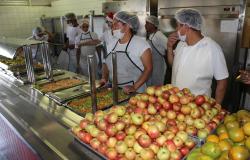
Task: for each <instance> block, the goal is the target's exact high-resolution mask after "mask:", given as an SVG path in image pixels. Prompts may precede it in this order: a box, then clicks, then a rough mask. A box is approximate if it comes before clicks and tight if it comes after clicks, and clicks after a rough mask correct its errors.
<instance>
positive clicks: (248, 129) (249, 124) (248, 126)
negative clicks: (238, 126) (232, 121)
mask: <svg viewBox="0 0 250 160" xmlns="http://www.w3.org/2000/svg"><path fill="white" fill-rule="evenodd" d="M243 131H244V133H245V135H247V136H250V122H247V123H246V124H244V126H243Z"/></svg>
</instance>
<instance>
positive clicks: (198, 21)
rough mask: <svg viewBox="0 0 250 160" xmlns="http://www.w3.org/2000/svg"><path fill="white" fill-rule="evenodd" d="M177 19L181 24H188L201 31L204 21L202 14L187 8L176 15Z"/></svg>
mask: <svg viewBox="0 0 250 160" xmlns="http://www.w3.org/2000/svg"><path fill="white" fill-rule="evenodd" d="M175 19H176V20H177V21H178V22H179V23H181V24H186V25H188V26H189V27H191V28H194V29H196V30H201V27H202V24H203V20H202V16H201V14H200V12H199V11H198V10H196V9H192V8H185V9H181V10H178V11H177V12H176V13H175Z"/></svg>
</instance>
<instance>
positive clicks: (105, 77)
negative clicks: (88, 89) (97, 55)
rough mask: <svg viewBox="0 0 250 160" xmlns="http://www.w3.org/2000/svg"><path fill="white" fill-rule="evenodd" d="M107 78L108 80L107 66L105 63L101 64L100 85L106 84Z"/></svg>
mask: <svg viewBox="0 0 250 160" xmlns="http://www.w3.org/2000/svg"><path fill="white" fill-rule="evenodd" d="M108 78H109V70H108V66H107V65H106V64H105V63H103V64H102V79H101V80H100V84H101V85H105V84H106V83H107V82H108Z"/></svg>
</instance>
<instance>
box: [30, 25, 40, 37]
mask: <svg viewBox="0 0 250 160" xmlns="http://www.w3.org/2000/svg"><path fill="white" fill-rule="evenodd" d="M41 32H42V28H40V27H36V28H34V29H33V30H32V35H33V36H37V35H38V34H39V33H41Z"/></svg>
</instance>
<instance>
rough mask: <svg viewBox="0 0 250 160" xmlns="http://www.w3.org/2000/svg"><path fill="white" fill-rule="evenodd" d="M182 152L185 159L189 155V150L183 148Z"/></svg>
mask: <svg viewBox="0 0 250 160" xmlns="http://www.w3.org/2000/svg"><path fill="white" fill-rule="evenodd" d="M180 152H181V154H182V156H183V157H184V156H186V155H187V154H188V153H189V148H188V147H182V148H181V149H180Z"/></svg>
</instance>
